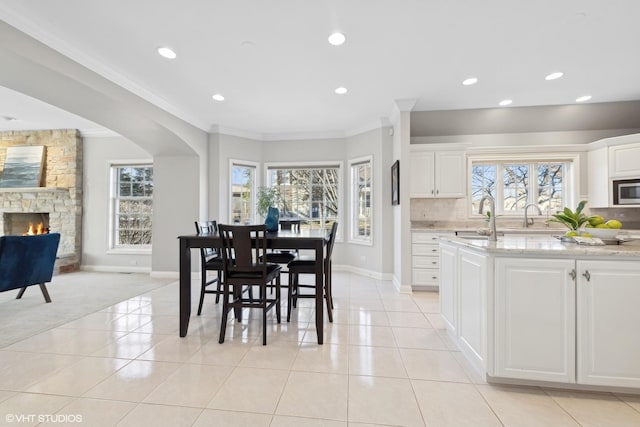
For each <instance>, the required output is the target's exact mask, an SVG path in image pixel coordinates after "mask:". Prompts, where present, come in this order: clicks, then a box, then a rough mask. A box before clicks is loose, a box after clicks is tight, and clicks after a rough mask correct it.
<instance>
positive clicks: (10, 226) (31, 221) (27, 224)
mask: <svg viewBox="0 0 640 427" xmlns="http://www.w3.org/2000/svg"><path fill="white" fill-rule="evenodd" d="M3 220H4V234H5V235H7V236H26V235H36V234H44V233H48V232H49V214H48V213H46V212H5V213H4V214H3Z"/></svg>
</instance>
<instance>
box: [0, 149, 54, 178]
mask: <svg viewBox="0 0 640 427" xmlns="http://www.w3.org/2000/svg"><path fill="white" fill-rule="evenodd" d="M43 159H44V146H42V145H30V146H22V147H8V148H7V156H6V157H5V160H4V168H3V170H2V177H0V188H25V187H40V181H41V178H42V161H43Z"/></svg>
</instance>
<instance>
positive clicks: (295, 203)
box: [267, 166, 340, 229]
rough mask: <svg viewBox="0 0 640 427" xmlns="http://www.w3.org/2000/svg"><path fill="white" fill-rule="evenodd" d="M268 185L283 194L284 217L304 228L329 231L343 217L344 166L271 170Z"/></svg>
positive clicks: (282, 211) (281, 210)
mask: <svg viewBox="0 0 640 427" xmlns="http://www.w3.org/2000/svg"><path fill="white" fill-rule="evenodd" d="M267 172H268V177H267V180H268V185H269V186H272V187H276V188H277V189H278V191H279V192H280V198H281V206H280V218H281V219H285V218H299V219H301V220H302V225H301V227H302V228H309V229H317V228H319V229H329V228H330V226H331V224H332V223H333V222H335V221H337V220H338V218H339V184H340V179H339V176H340V167H339V166H333V167H267Z"/></svg>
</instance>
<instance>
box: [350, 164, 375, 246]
mask: <svg viewBox="0 0 640 427" xmlns="http://www.w3.org/2000/svg"><path fill="white" fill-rule="evenodd" d="M349 168H350V169H351V215H350V217H351V241H352V242H354V243H366V244H371V243H372V236H371V232H372V230H373V227H372V224H373V222H372V220H373V204H372V203H371V196H372V191H373V188H372V168H371V157H366V158H361V159H355V160H352V161H350V162H349Z"/></svg>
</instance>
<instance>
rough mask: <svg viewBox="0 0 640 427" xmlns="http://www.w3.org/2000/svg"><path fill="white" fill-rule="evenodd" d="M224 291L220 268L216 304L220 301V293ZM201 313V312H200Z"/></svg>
mask: <svg viewBox="0 0 640 427" xmlns="http://www.w3.org/2000/svg"><path fill="white" fill-rule="evenodd" d="M221 293H222V272H221V271H220V270H218V292H217V293H216V304H218V303H219V302H220V294H221ZM198 314H200V313H198Z"/></svg>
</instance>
